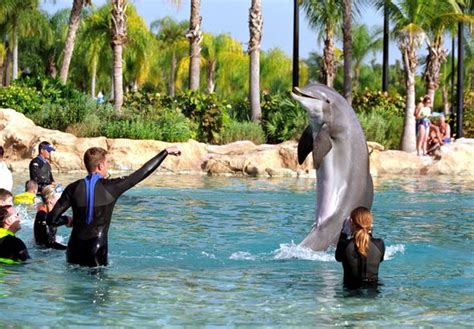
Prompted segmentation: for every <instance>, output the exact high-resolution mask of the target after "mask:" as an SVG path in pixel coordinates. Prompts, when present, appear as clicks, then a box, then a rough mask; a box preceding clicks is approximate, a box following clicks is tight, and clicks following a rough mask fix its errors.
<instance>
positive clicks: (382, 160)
mask: <svg viewBox="0 0 474 329" xmlns="http://www.w3.org/2000/svg"><path fill="white" fill-rule="evenodd" d="M0 129H1V130H0V145H3V146H4V148H5V160H6V161H7V163H9V164H10V165H11V167H12V169H13V171H21V170H28V165H29V162H30V160H31V159H32V158H33V157H34V156H36V154H37V152H38V151H37V147H38V144H39V143H40V142H41V141H43V140H47V141H49V142H51V143H52V144H53V145H55V147H56V152H53V153H52V168H53V170H55V171H73V170H84V169H85V168H84V165H83V156H84V152H85V151H86V150H87V149H88V148H90V147H94V146H95V147H102V148H104V149H106V150H107V151H108V153H109V155H110V162H111V165H112V169H113V170H115V171H123V170H125V171H129V170H135V169H138V168H139V167H141V166H142V165H143V164H144V163H145V162H146V161H148V160H149V159H150V158H151V157H153V156H154V155H155V154H157V152H160V151H161V150H163V149H164V148H166V147H169V146H171V145H175V146H177V147H179V149H180V150H181V152H182V155H181V156H180V157H173V156H170V157H168V158H167V159H166V160H165V161H164V162H163V164H162V165H161V166H160V168H159V171H160V172H161V173H173V174H174V173H192V174H206V173H207V174H208V175H242V176H255V177H290V176H297V177H309V178H314V177H315V176H316V171H315V170H314V167H313V158H312V156H311V155H309V156H308V157H307V158H306V160H305V161H304V163H303V164H302V165H299V164H298V158H297V147H298V144H297V142H295V141H287V142H284V143H281V144H278V145H269V144H262V145H255V144H254V143H252V142H250V141H239V142H234V143H230V144H227V145H208V144H204V143H199V142H196V141H194V140H189V141H187V142H185V143H165V142H161V141H154V140H131V139H122V138H119V139H108V138H105V137H95V138H77V137H75V136H74V135H72V134H68V133H64V132H61V131H58V130H50V129H45V128H42V127H38V126H36V125H35V124H34V123H33V121H31V120H30V119H28V118H26V117H25V116H24V115H23V114H21V113H18V112H16V111H14V110H11V109H0ZM367 147H368V149H369V152H370V171H371V174H372V175H373V176H382V175H405V176H406V175H452V176H464V177H473V178H474V170H473V169H472V168H473V167H474V166H473V165H472V164H473V163H474V140H473V139H466V138H461V139H459V140H457V141H456V142H455V143H453V144H448V145H443V146H442V147H441V150H440V151H439V153H438V154H437V156H436V157H435V158H432V157H418V156H416V155H415V154H411V153H406V152H401V151H395V150H384V147H383V146H382V145H380V144H378V143H374V142H367Z"/></svg>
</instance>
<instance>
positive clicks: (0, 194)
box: [0, 188, 13, 201]
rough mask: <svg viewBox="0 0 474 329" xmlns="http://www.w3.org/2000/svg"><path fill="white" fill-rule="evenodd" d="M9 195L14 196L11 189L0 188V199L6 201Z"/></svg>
mask: <svg viewBox="0 0 474 329" xmlns="http://www.w3.org/2000/svg"><path fill="white" fill-rule="evenodd" d="M7 197H12V198H13V194H12V192H10V191H9V190H5V189H4V188H0V200H2V201H5V200H6V199H7Z"/></svg>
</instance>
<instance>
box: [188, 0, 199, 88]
mask: <svg viewBox="0 0 474 329" xmlns="http://www.w3.org/2000/svg"><path fill="white" fill-rule="evenodd" d="M200 9H201V0H191V14H190V19H189V30H188V31H187V33H186V38H188V39H189V49H190V50H189V53H190V54H189V57H190V62H189V89H191V90H198V89H199V72H200V64H201V41H202V32H201V20H202V17H201V14H200Z"/></svg>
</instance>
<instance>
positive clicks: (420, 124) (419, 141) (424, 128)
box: [415, 96, 431, 156]
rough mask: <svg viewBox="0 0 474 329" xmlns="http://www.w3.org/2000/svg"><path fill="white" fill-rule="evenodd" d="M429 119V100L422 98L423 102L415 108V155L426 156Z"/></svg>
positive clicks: (426, 97)
mask: <svg viewBox="0 0 474 329" xmlns="http://www.w3.org/2000/svg"><path fill="white" fill-rule="evenodd" d="M430 117H431V98H430V96H425V97H423V100H422V101H421V102H420V103H419V104H418V105H417V106H416V109H415V118H416V131H417V136H416V154H417V155H418V156H420V155H427V147H428V135H429V132H430V125H431V121H430Z"/></svg>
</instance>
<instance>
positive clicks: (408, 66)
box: [400, 48, 417, 152]
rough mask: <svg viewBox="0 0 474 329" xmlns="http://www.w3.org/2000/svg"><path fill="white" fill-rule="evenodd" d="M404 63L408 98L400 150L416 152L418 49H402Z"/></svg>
mask: <svg viewBox="0 0 474 329" xmlns="http://www.w3.org/2000/svg"><path fill="white" fill-rule="evenodd" d="M402 54H403V64H404V67H405V86H406V90H407V99H406V104H405V118H404V124H403V131H402V136H401V140H400V150H402V151H405V152H414V151H415V150H416V134H415V124H416V122H415V75H416V65H417V59H416V49H413V48H405V49H403V50H402Z"/></svg>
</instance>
